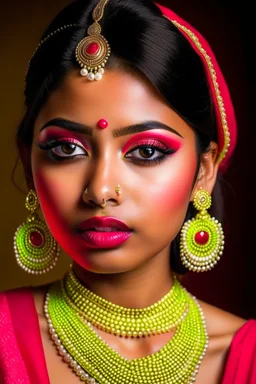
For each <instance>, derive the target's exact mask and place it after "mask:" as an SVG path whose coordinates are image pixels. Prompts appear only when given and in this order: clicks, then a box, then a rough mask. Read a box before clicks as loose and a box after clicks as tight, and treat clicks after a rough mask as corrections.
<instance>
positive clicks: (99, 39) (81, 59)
mask: <svg viewBox="0 0 256 384" xmlns="http://www.w3.org/2000/svg"><path fill="white" fill-rule="evenodd" d="M108 1H109V0H100V1H99V3H98V5H97V6H96V7H95V9H94V11H93V14H92V17H93V20H94V23H93V24H92V25H91V26H90V27H89V28H88V30H87V33H88V36H87V37H85V38H84V39H83V40H81V41H80V43H78V45H77V47H76V60H77V62H78V64H79V65H80V66H81V67H82V69H81V71H80V74H81V75H82V76H86V77H87V79H88V80H91V81H93V80H101V79H102V75H103V73H104V67H105V65H106V63H107V61H108V58H109V56H110V53H111V49H110V46H109V44H108V42H107V40H106V39H105V38H104V37H103V36H102V35H101V26H100V24H99V21H100V20H101V19H102V17H103V14H104V9H105V6H106V4H107V2H108Z"/></svg>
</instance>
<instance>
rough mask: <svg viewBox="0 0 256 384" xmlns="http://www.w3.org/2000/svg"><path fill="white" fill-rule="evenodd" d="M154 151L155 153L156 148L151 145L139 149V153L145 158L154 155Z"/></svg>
mask: <svg viewBox="0 0 256 384" xmlns="http://www.w3.org/2000/svg"><path fill="white" fill-rule="evenodd" d="M154 153H155V149H154V148H151V147H145V148H141V149H140V150H139V154H140V155H141V156H142V157H144V158H145V159H148V158H149V157H151V156H153V155H154Z"/></svg>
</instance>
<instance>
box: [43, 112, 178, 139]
mask: <svg viewBox="0 0 256 384" xmlns="http://www.w3.org/2000/svg"><path fill="white" fill-rule="evenodd" d="M53 125H54V126H57V127H60V128H64V129H67V130H69V131H72V132H77V133H82V134H84V135H88V136H92V132H93V129H92V128H91V127H89V126H88V125H85V124H81V123H77V122H75V121H71V120H67V119H63V118H60V117H58V118H55V119H52V120H50V121H48V122H47V123H46V124H44V125H43V126H42V128H41V129H40V132H41V131H43V130H44V129H45V128H47V127H49V126H53ZM152 129H164V130H166V131H169V132H172V133H174V134H175V135H178V136H179V137H182V138H183V136H182V135H181V134H180V133H179V132H177V131H176V130H175V129H174V128H172V127H170V126H168V125H166V124H164V123H161V122H160V121H154V120H150V121H145V122H142V123H139V124H134V125H129V126H127V127H123V128H117V129H114V130H113V132H112V134H113V137H114V138H117V137H121V136H126V135H131V134H133V133H139V132H146V131H150V130H152Z"/></svg>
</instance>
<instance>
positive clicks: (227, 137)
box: [156, 4, 237, 171]
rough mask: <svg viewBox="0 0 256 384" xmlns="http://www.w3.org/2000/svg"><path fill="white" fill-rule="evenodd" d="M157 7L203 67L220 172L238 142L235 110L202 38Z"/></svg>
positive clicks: (176, 18) (189, 26)
mask: <svg viewBox="0 0 256 384" xmlns="http://www.w3.org/2000/svg"><path fill="white" fill-rule="evenodd" d="M156 5H157V6H158V8H159V9H160V10H161V12H162V13H163V15H164V16H165V17H166V18H167V19H169V20H170V21H171V22H172V23H173V24H174V25H175V26H176V27H177V28H178V29H179V30H180V32H181V33H182V34H183V35H184V36H185V37H186V39H187V40H188V41H189V43H190V44H191V46H192V48H193V49H194V50H195V51H196V53H197V54H198V55H199V56H200V58H201V60H202V63H203V64H204V67H205V71H206V74H207V79H208V82H209V85H210V91H211V95H212V99H213V103H214V107H215V113H216V117H217V129H218V146H219V157H218V161H219V163H220V170H221V171H224V170H225V169H226V167H227V165H228V160H229V159H230V156H231V154H232V153H233V151H234V149H235V145H236V140H237V127H236V118H235V113H234V108H233V104H232V101H231V98H230V94H229V90H228V87H227V84H226V81H225V79H224V76H223V74H222V72H221V69H220V67H219V65H218V63H217V60H216V58H215V56H214V53H213V52H212V49H211V47H210V46H209V44H208V43H207V41H206V40H205V38H204V37H203V36H202V35H201V34H200V33H199V32H197V31H196V30H195V29H194V28H193V27H191V25H189V24H188V23H187V22H186V21H184V20H183V19H181V18H180V17H179V16H177V15H176V14H175V13H174V12H173V11H171V10H170V9H168V8H166V7H164V6H162V5H160V4H156Z"/></svg>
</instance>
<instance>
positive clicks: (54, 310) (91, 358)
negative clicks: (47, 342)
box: [45, 281, 208, 384]
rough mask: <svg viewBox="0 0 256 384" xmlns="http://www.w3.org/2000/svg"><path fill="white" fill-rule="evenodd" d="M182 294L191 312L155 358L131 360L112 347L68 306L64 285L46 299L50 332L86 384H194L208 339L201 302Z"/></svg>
mask: <svg viewBox="0 0 256 384" xmlns="http://www.w3.org/2000/svg"><path fill="white" fill-rule="evenodd" d="M177 289H178V290H179V291H182V293H183V294H185V296H186V297H187V303H188V311H187V313H186V315H185V316H184V318H183V320H182V321H181V322H180V324H179V325H177V327H176V329H175V333H174V336H173V337H172V338H171V340H170V341H169V342H168V343H167V344H166V345H165V346H164V347H163V348H162V349H161V350H159V351H158V352H156V353H154V354H151V355H149V356H146V357H143V358H138V359H132V360H128V359H125V358H123V357H122V356H121V355H120V354H118V353H117V352H116V351H114V350H113V349H112V348H111V347H110V346H109V345H107V343H105V342H104V341H103V340H102V338H101V337H100V336H98V334H97V333H96V332H95V331H94V329H93V328H92V325H91V324H90V323H89V322H88V321H86V320H85V319H83V318H82V317H81V315H80V314H79V313H77V312H75V310H74V308H72V307H71V306H70V305H69V303H68V302H67V301H66V299H65V297H66V295H67V293H66V292H65V284H64V281H58V282H56V283H54V284H53V285H52V286H51V287H50V289H49V292H48V293H47V296H46V301H45V315H46V318H47V321H48V327H49V332H50V334H51V337H52V339H53V341H54V343H55V346H56V347H57V350H58V352H59V354H60V355H61V356H62V357H63V360H64V361H65V362H66V363H67V364H69V366H70V367H71V368H72V369H73V371H74V373H75V374H76V375H77V376H78V377H80V379H81V380H82V381H84V382H85V383H86V384H131V383H142V384H152V383H157V384H184V383H187V384H192V383H193V382H194V381H195V378H196V375H197V372H198V369H199V367H200V364H201V361H202V359H203V357H204V355H205V353H206V350H207V347H208V336H207V331H206V325H205V320H204V315H203V312H202V310H201V308H200V306H199V304H198V303H197V300H196V298H194V297H192V296H190V294H189V293H188V292H187V291H186V290H185V289H184V288H183V287H182V286H181V285H180V284H179V283H178V282H177ZM169 310H170V311H172V310H173V308H169Z"/></svg>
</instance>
